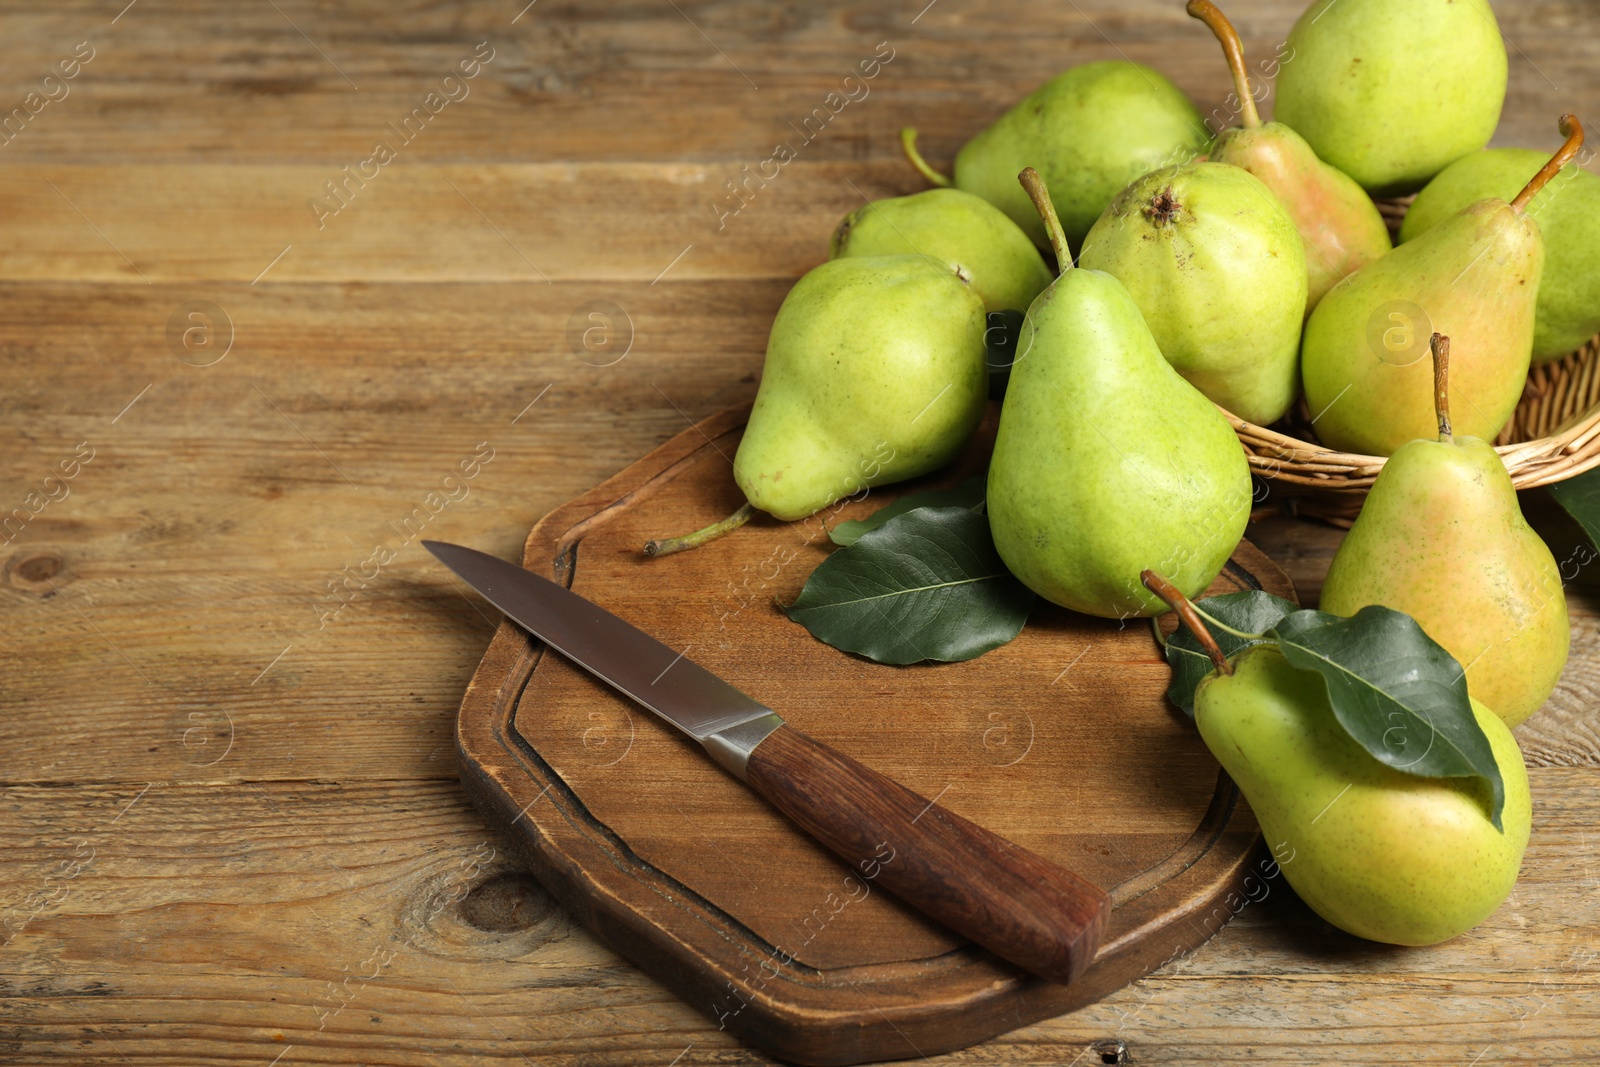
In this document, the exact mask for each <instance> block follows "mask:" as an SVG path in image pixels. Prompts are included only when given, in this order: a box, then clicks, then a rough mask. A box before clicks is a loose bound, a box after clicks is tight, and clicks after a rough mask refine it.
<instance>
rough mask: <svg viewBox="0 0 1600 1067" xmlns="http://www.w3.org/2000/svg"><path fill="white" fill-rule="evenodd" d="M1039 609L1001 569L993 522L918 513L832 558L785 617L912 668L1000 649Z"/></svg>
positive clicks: (946, 512)
mask: <svg viewBox="0 0 1600 1067" xmlns="http://www.w3.org/2000/svg"><path fill="white" fill-rule="evenodd" d="M1033 601H1034V595H1033V591H1032V590H1030V589H1028V587H1027V586H1025V585H1023V584H1022V583H1021V582H1019V581H1017V579H1016V578H1014V577H1012V575H1011V572H1010V571H1008V570H1006V566H1005V564H1004V563H1002V562H1001V561H1000V554H999V553H998V552H996V551H995V548H994V539H993V538H992V537H991V536H990V535H989V519H988V517H987V516H985V515H981V514H979V513H978V512H975V511H973V510H972V509H971V508H965V507H945V508H917V509H916V510H914V511H910V512H907V513H906V514H904V515H899V516H896V517H894V518H891V519H890V520H889V521H888V522H886V523H884V524H883V525H882V526H881V527H879V528H878V529H876V530H869V531H867V532H866V533H864V534H862V535H861V538H860V540H858V541H857V542H856V543H855V544H854V545H853V546H851V547H850V548H841V549H839V550H837V551H835V552H834V553H833V554H832V555H830V556H829V557H828V558H827V559H825V560H823V561H822V563H821V564H820V565H819V566H818V567H817V569H816V570H815V571H813V572H812V574H811V577H810V578H808V579H807V580H806V585H805V588H804V589H802V590H801V591H800V596H799V598H798V599H796V600H795V602H794V603H793V604H791V605H789V607H788V608H786V609H784V610H785V611H786V613H787V614H788V616H789V618H791V619H793V620H794V621H795V622H798V623H800V624H801V625H802V626H804V627H805V628H806V629H807V630H810V631H811V635H812V636H813V637H815V638H816V639H817V640H819V641H822V642H824V643H826V644H829V645H832V646H833V647H834V648H837V649H842V650H843V651H845V652H854V653H856V654H857V655H861V656H865V657H867V658H868V659H871V660H875V661H877V662H878V663H894V664H905V663H920V662H921V661H923V660H939V661H942V662H954V661H957V660H967V659H972V658H973V657H974V656H981V655H982V654H983V653H985V652H987V651H989V650H990V649H992V648H998V647H999V646H1001V645H1003V644H1005V643H1006V642H1007V641H1010V640H1011V639H1012V638H1013V637H1016V636H1017V634H1018V633H1019V632H1021V630H1022V624H1023V623H1025V622H1027V620H1028V612H1029V610H1031V609H1032V607H1033Z"/></svg>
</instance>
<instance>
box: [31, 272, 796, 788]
mask: <svg viewBox="0 0 1600 1067" xmlns="http://www.w3.org/2000/svg"><path fill="white" fill-rule="evenodd" d="M20 290H21V293H22V296H21V297H19V296H18V295H17V294H18V290H17V289H13V290H12V291H11V295H9V296H7V297H6V298H5V299H4V300H0V305H3V306H5V307H6V308H8V309H10V311H9V313H8V315H7V316H6V317H5V319H4V320H0V366H3V367H4V368H5V370H4V373H5V374H6V375H7V377H8V380H12V381H17V382H19V383H21V382H26V383H27V384H26V385H19V386H18V387H17V388H14V389H9V390H8V391H7V392H6V394H5V397H4V399H3V401H0V403H3V404H4V410H5V411H6V413H7V416H6V417H7V418H8V420H10V421H11V422H13V423H14V424H15V425H17V426H18V427H19V428H20V429H21V430H22V431H23V434H22V439H21V440H20V441H19V442H18V446H17V447H15V448H12V449H7V450H5V452H4V453H3V454H0V487H3V490H4V493H5V500H6V502H7V504H8V505H9V506H8V507H7V509H6V511H5V513H4V515H5V517H9V518H12V520H13V525H12V526H10V527H7V528H5V531H4V533H3V534H0V539H9V541H10V543H9V544H5V545H3V546H0V561H4V562H5V563H6V571H7V574H8V576H9V582H8V584H6V585H5V586H4V591H5V592H6V593H7V594H9V595H8V597H7V599H6V601H5V609H6V613H7V623H6V629H7V640H6V641H5V642H3V643H0V671H3V672H4V674H5V677H6V679H7V682H6V699H7V700H8V701H15V702H16V706H18V707H29V706H40V705H48V706H49V707H50V708H51V709H52V713H51V715H50V716H49V717H48V718H47V719H39V718H36V717H32V716H21V715H6V716H0V738H4V739H5V740H6V741H9V742H12V743H13V745H14V747H13V748H12V749H11V751H12V753H13V755H12V757H11V758H10V759H8V760H7V761H6V762H5V765H4V770H3V771H0V774H3V775H4V777H6V778H8V779H9V780H18V779H22V780H41V779H48V780H52V781H67V780H85V779H94V780H105V779H111V780H123V781H131V780H138V781H145V780H148V779H150V778H152V777H160V778H170V777H191V776H195V775H201V776H205V777H220V776H225V775H226V774H228V773H230V772H229V771H228V768H229V767H231V766H234V765H237V763H238V760H239V758H240V755H241V753H242V752H244V751H247V750H248V749H250V748H254V747H257V743H258V742H261V743H264V744H265V748H266V750H267V751H270V752H272V753H274V754H273V755H272V756H270V757H268V759H269V762H267V763H254V773H257V774H266V775H269V776H280V775H281V776H288V777H316V776H322V775H329V776H331V775H339V774H348V773H358V774H377V775H382V776H392V775H396V774H418V775H423V776H449V775H452V774H453V773H454V770H453V767H452V765H451V763H450V760H449V752H450V749H449V743H448V742H449V731H450V724H451V716H452V715H453V711H454V708H455V707H456V705H457V704H458V703H459V699H460V693H461V690H462V688H463V687H464V686H465V683H466V680H467V678H468V677H469V676H470V674H471V667H472V664H473V663H474V662H476V660H477V658H478V653H479V652H480V651H481V648H482V645H483V643H484V642H486V641H487V637H488V634H489V633H490V632H491V630H492V624H491V622H490V621H489V620H488V619H487V618H486V617H485V616H484V615H483V614H482V610H483V609H482V608H481V606H480V607H474V606H472V605H470V604H469V603H468V602H467V601H466V600H465V599H464V598H463V597H462V595H461V594H460V592H459V591H458V589H459V586H457V585H456V584H454V583H453V581H452V580H451V579H450V578H449V577H448V575H447V574H446V572H444V571H443V570H442V569H441V568H439V567H438V566H437V564H436V563H434V562H433V560H432V558H431V557H429V556H427V554H426V553H425V552H423V550H422V549H421V548H420V546H418V545H416V544H415V541H416V540H417V539H419V537H421V536H442V537H448V538H453V539H456V540H460V541H465V542H469V543H472V544H475V545H479V546H480V547H483V548H485V549H487V550H490V551H498V552H501V553H502V554H505V555H508V556H509V555H512V553H513V550H514V548H515V546H517V545H520V543H521V540H522V537H523V535H524V534H525V533H526V529H527V526H528V523H529V521H530V516H531V515H535V514H537V513H539V512H541V511H544V510H548V509H550V508H552V507H554V506H556V505H557V504H558V503H560V502H561V501H562V500H563V499H567V498H570V497H572V496H575V495H577V494H578V493H579V492H581V491H582V490H583V489H585V488H587V487H588V485H590V484H592V483H593V482H595V481H597V480H599V479H601V478H603V477H605V476H607V475H609V474H611V473H613V472H614V471H615V470H617V469H619V468H620V467H622V466H624V465H625V464H626V463H627V462H629V461H630V460H632V459H633V458H636V457H637V456H638V455H640V454H642V453H643V452H644V451H648V449H649V448H650V447H653V446H654V445H655V444H657V443H659V442H660V441H661V440H664V439H665V438H667V437H670V436H671V435H673V434H675V433H677V432H678V431H679V430H681V429H683V428H684V427H686V426H688V425H689V424H690V421H689V420H690V419H691V418H692V417H698V416H700V415H704V414H706V413H707V408H708V407H713V406H714V405H717V404H718V402H719V401H721V402H722V403H726V402H730V401H739V400H745V399H748V398H749V397H750V396H751V395H753V390H754V374H755V372H756V371H757V370H758V369H759V365H760V353H761V350H762V348H763V346H764V339H765V320H766V319H767V318H769V317H770V315H771V314H772V312H773V311H774V310H775V308H776V305H777V302H778V301H779V300H780V299H781V297H782V292H783V287H782V286H781V285H772V284H768V283H762V282H754V283H750V284H748V285H745V286H741V287H739V289H738V291H737V295H736V296H735V300H736V306H738V307H739V309H740V315H739V316H738V317H735V318H733V319H732V320H731V321H729V318H728V316H727V312H726V308H727V305H726V304H725V303H724V301H725V300H726V299H727V298H728V287H727V286H718V287H714V288H713V287H710V286H705V287H701V286H695V285H680V286H676V287H673V288H670V289H669V288H665V287H654V288H652V287H650V286H648V285H647V284H641V285H637V286H632V287H627V286H624V287H617V288H613V289H611V290H609V292H610V293H612V294H613V295H614V296H615V297H616V299H617V300H618V301H619V302H621V303H623V304H625V305H626V306H627V307H628V308H631V309H632V314H633V316H634V321H635V322H636V323H637V324H638V340H637V343H636V344H635V350H634V351H632V352H631V353H630V354H629V355H628V357H627V358H626V359H624V360H622V361H621V362H619V363H616V364H614V365H612V366H608V367H597V366H592V365H591V364H589V363H586V362H584V361H583V360H581V359H579V358H578V357H577V356H575V355H574V354H573V352H572V351H571V350H569V349H568V348H567V341H566V330H565V326H566V321H567V319H568V317H569V316H570V314H571V312H572V309H573V308H574V307H578V306H580V305H581V304H583V303H584V302H585V301H587V300H588V299H590V298H591V297H592V296H593V295H594V294H593V291H592V290H589V289H586V288H578V289H574V288H572V287H563V286H555V287H547V286H538V287H535V288H532V289H530V290H528V291H526V292H523V291H519V290H518V289H515V288H512V287H507V286H467V285H462V286H455V287H452V288H451V290H450V293H449V296H448V308H449V310H448V312H446V313H443V314H441V312H440V311H439V309H438V306H437V302H438V299H439V296H438V291H437V290H436V289H435V288H433V287H404V286H402V287H399V288H394V287H375V288H367V287H352V288H347V289H346V288H337V289H336V288H321V287H281V288H279V289H275V290H271V291H268V292H261V291H258V290H251V289H248V287H243V286H240V287H235V288H234V289H232V290H226V291H220V292H215V295H216V298H217V300H218V301H219V302H220V303H221V304H222V305H226V306H227V307H230V308H232V309H233V312H232V314H233V317H234V319H235V322H236V324H237V329H238V342H237V344H236V348H235V351H233V352H232V353H230V354H229V355H228V356H227V357H226V358H225V359H223V360H221V361H220V362H219V363H217V364H215V365H214V366H210V367H205V368H196V367H192V366H188V365H186V364H184V363H182V362H180V361H179V360H178V359H177V358H176V357H175V356H174V355H173V354H172V352H171V351H170V350H168V348H167V346H166V341H165V339H164V338H163V336H162V331H163V330H164V328H165V324H166V321H167V318H168V316H169V314H170V312H171V310H172V308H174V307H175V306H177V305H178V304H180V303H181V302H182V301H183V300H184V299H185V298H187V297H188V296H189V295H190V294H189V293H188V292H186V291H184V290H181V289H177V288H172V287H161V286H158V287H145V286H139V287H137V288H131V289H129V290H127V291H126V292H125V293H123V294H121V295H112V294H109V293H99V294H94V293H90V294H86V293H85V292H84V290H83V289H81V288H79V287H75V286H54V287H46V286H23V287H20ZM23 309H26V310H25V311H24V310H23ZM668 323H672V324H675V328H672V329H668V328H666V324H668ZM107 351H110V352H113V353H115V359H114V363H113V364H112V365H111V367H110V368H109V369H108V368H104V367H102V365H101V363H100V361H101V359H102V358H104V357H103V356H102V355H101V354H102V353H105V352H107ZM41 352H51V353H54V355H53V356H52V358H50V359H48V360H43V359H41V358H40V356H39V353H41ZM152 383H154V384H153V385H152ZM146 386H152V387H151V388H150V389H149V391H148V392H147V393H145V392H142V391H143V390H144V389H145V387H146ZM547 389H548V391H546V390H547ZM141 394H142V396H141ZM136 397H138V398H139V399H137V402H136V403H135V404H134V405H133V406H132V407H131V408H128V409H127V410H126V412H125V413H122V414H121V415H120V417H119V412H122V410H123V409H124V407H126V406H127V405H128V404H129V403H130V401H134V400H135V399H136ZM534 401H537V403H533V402H534ZM530 403H532V404H533V406H532V407H531V408H530V407H529V406H528V405H529V404H530ZM80 442H87V443H88V445H89V447H90V449H91V450H92V455H93V459H92V460H90V461H89V462H88V463H87V464H81V465H80V467H79V470H78V473H77V476H76V477H74V478H71V479H69V480H68V481H67V482H66V483H65V485H64V491H65V492H66V495H65V496H64V497H63V498H61V499H59V500H55V501H50V500H48V498H45V497H44V496H43V495H42V494H43V492H44V490H45V485H46V483H45V481H44V479H45V478H46V477H49V476H50V475H51V473H52V471H55V470H56V469H57V468H58V466H59V464H60V463H61V462H63V461H64V460H69V459H71V458H72V457H73V456H74V454H75V453H76V446H77V445H78V444H79V443H80ZM485 444H487V449H484V448H482V447H480V446H483V445H485ZM486 455H487V456H491V457H492V458H491V459H490V461H488V462H484V463H479V462H478V461H479V460H481V459H482V458H483V457H484V456H486ZM475 457H476V458H475ZM463 463H468V464H469V465H476V469H477V475H476V476H475V477H472V478H463V477H462V469H461V464H463ZM447 478H450V479H452V480H451V481H446V479H447ZM346 479H348V480H346ZM50 484H51V485H56V486H57V489H56V493H57V495H60V493H61V492H62V491H63V489H62V487H61V486H60V485H59V484H58V483H57V482H51V483H50ZM133 487H144V488H143V489H141V490H135V489H134V488H133ZM174 490H176V491H174ZM35 492H37V493H40V494H41V496H40V498H39V501H36V503H39V502H42V504H43V506H42V508H41V509H40V510H39V511H38V513H37V514H36V515H32V514H31V513H30V508H29V507H28V506H26V502H27V501H28V499H29V498H28V495H27V494H29V493H35ZM433 493H442V494H445V496H444V499H443V501H442V502H441V501H440V500H439V499H438V498H437V497H431V496H430V494H433ZM19 507H20V508H22V509H23V511H22V514H23V517H24V518H26V519H27V520H28V521H27V522H26V525H23V526H21V528H20V529H19V528H18V526H17V522H16V516H15V515H13V513H12V509H15V508H19ZM378 545H383V546H386V547H388V548H389V549H391V550H392V551H394V552H395V553H397V557H396V558H395V559H394V561H393V562H392V563H390V564H388V565H384V566H382V567H374V566H372V565H371V564H370V563H369V561H370V560H372V558H373V554H374V548H375V546H378ZM30 561H35V562H32V563H30ZM364 563H366V564H368V566H366V567H363V564H364ZM40 567H44V568H46V569H47V570H48V569H50V568H59V569H58V570H53V571H51V573H50V574H49V576H48V579H47V580H40V581H30V580H29V579H28V575H29V574H38V573H42V572H40V571H39V570H38V568H40ZM374 570H376V571H377V574H376V577H372V573H373V571H374ZM368 578H370V580H368ZM330 582H332V583H335V586H336V594H335V595H330V592H329V588H328V586H329V583H330ZM57 590H59V595H56V591H57ZM329 612H334V613H335V614H334V615H333V617H332V618H331V619H326V618H325V617H326V615H327V613H329ZM291 645H292V646H293V647H292V648H291V649H290V650H289V651H288V652H287V654H285V655H284V656H283V658H282V659H281V660H279V661H276V663H274V658H275V657H277V656H278V655H279V654H280V653H281V652H283V651H284V650H285V648H287V647H288V646H291ZM377 646H382V647H386V648H389V649H391V650H393V651H394V652H396V653H398V654H399V655H398V658H396V659H393V660H388V661H380V660H377V659H374V658H373V654H372V650H373V648H374V647H377ZM269 665H271V670H270V671H266V670H265V669H266V668H268V667H269ZM263 672H265V673H263ZM358 675H365V676H366V680H365V681H363V682H361V683H360V684H358V685H354V686H352V685H351V681H352V679H353V678H354V677H356V676H358ZM289 706H301V707H308V708H315V709H319V711H318V712H317V718H318V719H319V720H320V722H319V726H318V733H320V734H322V735H323V736H325V737H326V738H327V743H323V742H321V741H314V740H313V738H312V737H311V736H308V735H307V734H306V733H305V731H304V728H303V726H302V725H300V724H299V723H297V722H296V721H295V719H294V717H292V716H285V715H284V714H283V713H282V712H283V709H284V708H286V707H289ZM111 708H117V709H120V710H118V711H117V712H116V716H117V720H118V721H120V722H122V723H123V726H122V729H124V730H125V731H126V747H125V749H124V751H123V754H122V755H121V756H120V757H119V760H118V761H115V762H108V761H106V760H105V759H104V753H103V747H102V746H103V740H102V738H101V736H100V732H101V730H102V729H103V728H104V724H105V722H106V721H107V715H108V709H111ZM196 715H198V716H200V717H199V718H192V716H196ZM230 719H231V721H232V722H233V725H234V729H235V730H236V731H237V735H238V736H237V741H238V744H239V745H240V746H243V747H242V748H241V749H240V750H239V751H236V752H235V753H234V756H233V760H234V763H232V764H228V765H226V766H223V765H218V766H217V767H212V768H211V769H210V770H206V769H205V767H207V766H210V764H211V760H212V758H213V755H214V753H215V748H214V747H211V748H203V747H202V746H200V744H199V742H200V739H201V738H203V737H204V738H211V740H210V741H208V744H211V745H212V746H214V745H215V744H217V743H218V742H219V740H220V739H219V738H216V737H215V736H214V735H213V734H211V733H209V732H201V733H191V732H189V731H190V730H191V727H194V726H196V725H203V726H206V727H207V728H208V729H211V728H215V729H219V730H220V729H224V728H225V727H226V725H227V723H228V721H229V720H230ZM185 736H187V737H188V739H189V743H188V745H187V746H185V745H184V744H183V738H184V737H185ZM251 738H254V739H255V740H254V741H252V740H251ZM358 738H359V742H358ZM441 746H442V747H441ZM245 758H246V759H247V760H253V759H254V757H250V756H246V757H245ZM357 767H365V768H366V769H365V770H364V771H361V770H357Z"/></svg>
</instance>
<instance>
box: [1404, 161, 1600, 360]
mask: <svg viewBox="0 0 1600 1067" xmlns="http://www.w3.org/2000/svg"><path fill="white" fill-rule="evenodd" d="M1545 160H1546V157H1545V154H1544V153H1543V152H1536V151H1533V150H1532V149H1528V148H1491V149H1487V150H1485V151H1482V152H1474V153H1473V154H1472V155H1470V156H1466V157H1464V158H1462V159H1458V160H1456V161H1455V162H1454V163H1452V164H1450V165H1449V166H1448V167H1446V168H1445V169H1444V170H1443V171H1442V172H1441V173H1440V174H1439V176H1438V177H1436V178H1434V179H1433V181H1431V182H1429V183H1428V187H1427V188H1426V189H1423V190H1422V192H1421V193H1419V194H1417V199H1416V201H1415V202H1413V203H1412V205H1411V207H1410V209H1409V210H1408V211H1407V212H1406V218H1405V222H1403V223H1401V225H1400V240H1401V241H1402V242H1404V241H1412V240H1415V239H1416V238H1418V237H1420V236H1422V235H1423V234H1425V233H1427V232H1428V231H1429V230H1431V229H1433V227H1435V226H1437V225H1438V224H1439V223H1441V222H1443V221H1444V220H1445V219H1447V218H1449V217H1450V216H1451V215H1454V214H1455V213H1456V212H1458V211H1460V210H1461V209H1462V208H1464V207H1466V206H1467V205H1468V204H1471V203H1473V202H1474V201H1477V200H1482V199H1483V198H1484V197H1490V196H1497V197H1500V198H1501V199H1504V200H1509V199H1511V198H1512V197H1513V196H1515V195H1516V194H1517V190H1518V189H1521V188H1522V187H1523V186H1524V185H1526V184H1527V183H1528V182H1529V181H1530V180H1531V179H1532V178H1533V176H1534V175H1535V174H1537V173H1538V172H1539V169H1540V168H1541V167H1543V166H1544V164H1545ZM1528 216H1529V217H1530V218H1532V219H1534V220H1536V221H1537V222H1538V223H1539V231H1540V233H1541V234H1543V236H1544V252H1545V260H1544V277H1543V278H1542V279H1541V280H1540V282H1539V300H1538V304H1537V306H1536V307H1535V309H1534V313H1533V362H1534V363H1544V362H1546V361H1548V360H1552V359H1560V358H1561V357H1562V356H1565V355H1567V354H1569V353H1571V352H1572V351H1573V350H1574V349H1577V348H1580V347H1581V346H1582V345H1583V344H1584V343H1585V342H1587V341H1588V340H1589V339H1590V338H1592V337H1594V336H1595V334H1597V333H1600V175H1595V174H1592V173H1590V172H1589V171H1586V170H1583V169H1581V168H1580V167H1578V165H1577V164H1576V163H1572V164H1569V165H1568V166H1567V167H1566V168H1565V169H1563V170H1562V172H1561V173H1560V174H1559V175H1557V176H1556V177H1554V178H1552V179H1551V180H1550V183H1549V184H1548V185H1546V186H1545V187H1544V189H1543V190H1541V191H1540V193H1539V195H1538V196H1535V197H1534V198H1533V202H1532V203H1531V204H1530V205H1529V206H1528Z"/></svg>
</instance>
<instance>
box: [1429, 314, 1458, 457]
mask: <svg viewBox="0 0 1600 1067" xmlns="http://www.w3.org/2000/svg"><path fill="white" fill-rule="evenodd" d="M1429 347H1430V348H1432V350H1433V409H1434V411H1436V412H1438V414H1439V440H1440V441H1441V442H1443V443H1444V444H1449V443H1450V442H1451V441H1452V440H1454V438H1452V437H1451V436H1450V338H1448V337H1446V336H1444V334H1440V333H1436V334H1434V335H1433V337H1432V338H1431V339H1430V343H1429Z"/></svg>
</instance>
